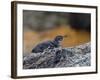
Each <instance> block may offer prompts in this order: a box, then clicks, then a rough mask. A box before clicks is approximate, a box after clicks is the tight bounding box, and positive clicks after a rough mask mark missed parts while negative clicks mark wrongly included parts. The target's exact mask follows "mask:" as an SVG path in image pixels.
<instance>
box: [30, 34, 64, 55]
mask: <svg viewBox="0 0 100 80" xmlns="http://www.w3.org/2000/svg"><path fill="white" fill-rule="evenodd" d="M62 40H63V36H60V35H59V36H56V37H55V38H54V40H52V41H46V42H42V43H40V44H38V45H36V46H35V47H34V48H33V49H32V51H31V52H32V53H39V52H43V51H44V50H45V49H47V48H51V49H53V48H58V47H60V46H61V45H60V43H61V41H62Z"/></svg>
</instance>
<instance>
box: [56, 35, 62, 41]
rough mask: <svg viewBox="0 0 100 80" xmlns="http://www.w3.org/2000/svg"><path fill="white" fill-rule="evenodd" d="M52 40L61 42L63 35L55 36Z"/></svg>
mask: <svg viewBox="0 0 100 80" xmlns="http://www.w3.org/2000/svg"><path fill="white" fill-rule="evenodd" d="M54 40H55V41H57V42H61V41H62V40H63V36H60V35H59V36H56V37H55V39H54Z"/></svg>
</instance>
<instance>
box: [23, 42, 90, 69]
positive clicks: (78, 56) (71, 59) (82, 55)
mask: <svg viewBox="0 0 100 80" xmlns="http://www.w3.org/2000/svg"><path fill="white" fill-rule="evenodd" d="M90 53H91V44H90V43H86V44H83V45H79V46H75V47H69V48H61V47H60V48H54V49H45V51H44V52H43V53H31V54H29V55H27V56H24V58H23V68H24V69H38V68H57V67H76V66H79V67H81V66H90V65H91V54H90Z"/></svg>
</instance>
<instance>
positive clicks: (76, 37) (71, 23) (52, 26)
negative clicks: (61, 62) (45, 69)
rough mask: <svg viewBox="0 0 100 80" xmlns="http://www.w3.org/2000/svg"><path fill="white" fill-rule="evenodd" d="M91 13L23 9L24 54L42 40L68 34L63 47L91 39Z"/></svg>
mask: <svg viewBox="0 0 100 80" xmlns="http://www.w3.org/2000/svg"><path fill="white" fill-rule="evenodd" d="M90 21H91V15H90V14H86V13H65V12H48V11H33V10H32V11H31V10H23V29H24V54H28V53H30V52H31V50H32V48H33V47H34V46H36V45H37V44H39V43H40V42H43V41H47V40H53V39H54V37H55V36H57V35H62V36H64V35H67V36H68V37H67V38H64V40H63V42H62V47H70V46H76V45H79V44H83V43H86V42H89V41H90V33H91V22H90Z"/></svg>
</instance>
